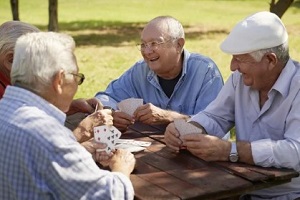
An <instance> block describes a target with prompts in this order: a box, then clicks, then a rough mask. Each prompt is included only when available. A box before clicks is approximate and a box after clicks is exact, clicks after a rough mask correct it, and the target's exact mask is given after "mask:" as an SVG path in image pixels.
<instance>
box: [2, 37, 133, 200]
mask: <svg viewBox="0 0 300 200" xmlns="http://www.w3.org/2000/svg"><path fill="white" fill-rule="evenodd" d="M74 48H75V43H74V40H73V39H72V38H71V37H70V36H67V35H64V34H59V33H51V32H48V33H43V32H39V33H28V34H26V35H23V36H21V37H20V38H19V39H18V40H17V43H16V46H15V53H14V62H13V65H12V69H11V83H12V85H13V86H8V87H7V88H6V90H5V93H4V96H3V98H2V99H1V101H0V138H1V140H0V199H133V196H134V192H133V187H132V184H131V182H130V180H129V175H130V173H131V172H132V170H133V168H134V165H135V159H134V156H133V154H131V153H130V152H128V151H125V150H118V151H116V152H115V154H114V155H113V157H112V158H111V160H110V161H109V163H108V164H109V167H110V169H111V171H112V172H110V171H107V170H101V169H100V168H99V167H98V166H97V165H96V164H95V162H94V160H93V159H92V156H91V154H89V153H88V152H87V151H86V150H85V149H84V148H83V147H82V146H81V145H80V144H79V143H78V142H77V141H76V139H75V137H74V135H73V133H72V132H71V131H70V130H69V129H68V128H66V127H65V126H64V121H65V117H66V115H65V112H66V111H68V109H69V106H70V104H71V102H72V99H73V97H74V94H75V93H76V91H77V88H78V85H79V84H81V83H82V81H83V75H82V74H81V73H78V70H79V69H78V66H77V62H76V57H75V55H74ZM102 114H103V115H104V116H103V117H106V116H105V114H104V113H102Z"/></svg>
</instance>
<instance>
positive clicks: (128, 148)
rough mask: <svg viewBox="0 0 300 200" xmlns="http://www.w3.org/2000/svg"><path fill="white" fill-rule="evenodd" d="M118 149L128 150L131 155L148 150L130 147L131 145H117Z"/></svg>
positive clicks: (134, 146)
mask: <svg viewBox="0 0 300 200" xmlns="http://www.w3.org/2000/svg"><path fill="white" fill-rule="evenodd" d="M116 149H127V150H128V151H130V152H131V153H134V152H139V151H143V150H145V149H146V148H145V147H141V146H136V145H130V144H117V145H116Z"/></svg>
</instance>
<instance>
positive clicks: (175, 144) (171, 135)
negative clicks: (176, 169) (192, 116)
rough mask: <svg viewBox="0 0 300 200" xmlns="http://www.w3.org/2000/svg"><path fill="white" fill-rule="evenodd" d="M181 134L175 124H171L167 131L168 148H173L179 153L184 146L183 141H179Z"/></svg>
mask: <svg viewBox="0 0 300 200" xmlns="http://www.w3.org/2000/svg"><path fill="white" fill-rule="evenodd" d="M179 137H180V134H179V132H178V130H177V129H176V128H175V124H174V123H170V124H169V125H168V126H167V128H166V131H165V142H166V145H167V147H169V148H171V149H172V150H173V151H175V152H178V151H179V150H180V147H181V145H182V141H181V140H180V139H179Z"/></svg>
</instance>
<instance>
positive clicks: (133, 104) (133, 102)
mask: <svg viewBox="0 0 300 200" xmlns="http://www.w3.org/2000/svg"><path fill="white" fill-rule="evenodd" d="M141 105H143V99H137V98H129V99H125V100H123V101H121V102H119V103H118V108H119V110H120V111H122V112H125V113H127V114H128V115H130V116H133V113H134V111H135V110H136V109H137V108H138V107H139V106H141Z"/></svg>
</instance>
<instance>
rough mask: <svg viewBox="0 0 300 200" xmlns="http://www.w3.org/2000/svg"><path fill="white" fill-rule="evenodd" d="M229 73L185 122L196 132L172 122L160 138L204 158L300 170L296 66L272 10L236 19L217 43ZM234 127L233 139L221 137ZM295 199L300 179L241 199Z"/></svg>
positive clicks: (298, 71) (299, 79) (299, 93)
mask: <svg viewBox="0 0 300 200" xmlns="http://www.w3.org/2000/svg"><path fill="white" fill-rule="evenodd" d="M221 49H222V51H224V52H225V53H228V54H231V55H232V60H231V64H230V69H231V70H232V71H233V73H232V75H231V76H230V77H229V79H228V81H227V82H226V84H225V85H224V87H223V88H222V90H221V91H220V93H219V95H218V96H217V98H216V99H215V100H214V101H213V102H212V103H210V104H209V105H208V107H207V108H206V109H205V110H204V111H201V112H199V113H198V114H197V115H195V116H193V117H192V118H191V120H190V121H189V123H192V124H194V125H196V126H198V127H200V128H201V129H200V130H201V131H199V132H201V133H205V134H199V133H195V134H189V135H185V136H181V139H179V132H178V130H177V129H176V128H175V126H174V123H171V124H170V125H169V126H168V127H167V129H166V132H165V141H166V143H167V145H168V146H169V147H170V148H171V149H173V150H174V151H177V152H178V151H179V149H180V146H181V145H185V146H186V148H187V149H188V150H189V151H190V152H191V153H192V154H194V155H195V156H197V157H199V158H202V159H204V160H207V161H230V162H243V163H248V164H253V165H259V166H263V167H277V168H290V169H294V170H296V171H298V172H299V171H300V64H299V63H298V62H296V61H293V60H292V59H291V58H290V57H289V50H288V34H287V31H286V29H285V26H284V25H283V23H282V21H281V20H280V19H279V18H278V17H277V16H276V15H275V14H273V13H270V12H258V13H255V14H253V15H251V16H249V17H247V18H245V19H244V20H243V21H241V22H239V23H238V24H237V25H236V26H235V27H234V28H233V30H232V31H231V33H230V34H229V35H228V37H227V38H226V39H225V40H224V42H223V43H222V44H221ZM233 127H235V130H236V142H230V141H225V140H221V139H219V138H221V137H222V136H223V135H225V133H226V132H228V131H229V130H230V129H231V128H233ZM299 197H300V178H294V179H292V181H291V182H290V183H286V184H283V185H279V186H274V187H270V188H266V189H262V190H257V191H254V192H251V193H249V194H245V195H243V196H241V199H278V200H279V199H280V200H290V199H296V198H299Z"/></svg>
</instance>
